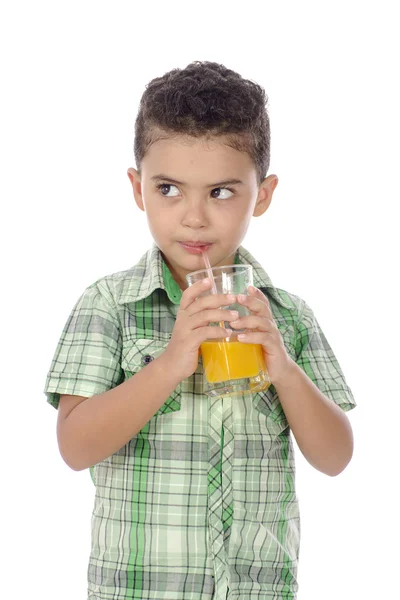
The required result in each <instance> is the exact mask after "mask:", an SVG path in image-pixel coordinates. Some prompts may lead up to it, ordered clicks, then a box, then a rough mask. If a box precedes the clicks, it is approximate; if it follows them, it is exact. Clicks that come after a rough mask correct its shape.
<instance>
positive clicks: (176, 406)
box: [121, 339, 181, 415]
mask: <svg viewBox="0 0 400 600" xmlns="http://www.w3.org/2000/svg"><path fill="white" fill-rule="evenodd" d="M167 346H168V341H161V340H149V339H134V340H128V341H126V342H125V344H124V348H123V350H122V358H121V366H122V368H123V370H124V371H125V377H126V379H129V377H132V375H134V374H135V373H137V372H138V371H140V370H141V369H142V368H143V367H145V366H146V365H148V364H149V363H150V362H152V361H153V360H154V359H155V358H158V357H159V356H160V355H161V354H162V353H163V352H164V351H165V349H166V347H167ZM149 385H151V382H149ZM180 408H181V383H180V384H179V385H178V387H177V388H175V390H174V391H173V392H172V394H171V395H170V396H169V397H168V398H167V400H166V401H165V402H164V404H163V405H162V406H161V407H160V408H159V409H158V411H157V412H156V413H155V415H164V414H166V413H169V412H175V411H177V410H180Z"/></svg>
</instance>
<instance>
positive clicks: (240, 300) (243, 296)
mask: <svg viewBox="0 0 400 600" xmlns="http://www.w3.org/2000/svg"><path fill="white" fill-rule="evenodd" d="M246 298H247V296H246V295H245V294H239V296H238V300H239V302H246Z"/></svg>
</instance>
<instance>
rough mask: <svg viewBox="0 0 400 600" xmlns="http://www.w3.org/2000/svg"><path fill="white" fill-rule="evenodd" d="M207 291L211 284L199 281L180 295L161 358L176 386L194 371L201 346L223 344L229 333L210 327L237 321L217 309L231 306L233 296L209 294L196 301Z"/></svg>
mask: <svg viewBox="0 0 400 600" xmlns="http://www.w3.org/2000/svg"><path fill="white" fill-rule="evenodd" d="M210 287H211V281H209V283H208V284H204V283H203V280H202V281H198V282H196V283H195V284H193V285H191V286H189V287H188V288H187V289H186V290H185V291H184V292H183V294H182V299H181V303H180V306H179V310H178V314H177V316H176V322H175V325H174V329H173V331H172V337H171V340H170V342H169V344H168V346H167V348H166V350H165V351H164V352H163V354H162V355H161V356H160V359H161V358H162V360H163V362H164V363H165V365H166V368H167V369H168V373H170V374H172V373H173V374H174V375H175V376H176V378H177V379H179V382H181V381H182V380H183V379H185V378H186V377H189V376H190V375H192V374H193V373H194V372H195V371H196V369H197V365H198V362H199V348H200V344H201V343H202V342H204V341H205V340H222V339H224V338H227V337H229V336H230V334H231V333H232V330H231V329H224V328H223V327H219V326H216V325H209V323H214V322H216V323H218V322H220V321H234V320H235V319H237V317H238V313H236V314H232V313H231V312H230V311H229V310H226V309H225V310H224V309H222V308H220V307H221V306H228V305H229V304H233V303H234V302H235V301H236V296H233V295H228V294H208V295H206V296H202V297H201V298H199V296H200V294H202V293H203V292H204V291H205V290H207V289H209V288H210Z"/></svg>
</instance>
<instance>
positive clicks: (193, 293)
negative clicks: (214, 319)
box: [180, 279, 211, 310]
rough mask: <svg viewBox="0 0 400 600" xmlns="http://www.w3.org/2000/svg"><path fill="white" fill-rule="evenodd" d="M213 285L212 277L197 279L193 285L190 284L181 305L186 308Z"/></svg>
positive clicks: (183, 295)
mask: <svg viewBox="0 0 400 600" xmlns="http://www.w3.org/2000/svg"><path fill="white" fill-rule="evenodd" d="M210 287H211V281H210V279H201V280H200V281H196V283H194V284H193V285H190V286H189V287H188V288H187V289H186V290H185V291H184V292H183V294H182V298H181V303H180V307H181V308H182V309H183V310H186V309H187V308H188V307H189V306H190V305H191V304H192V303H193V302H194V301H195V300H196V298H197V297H198V296H200V294H202V293H203V292H205V290H209V289H210Z"/></svg>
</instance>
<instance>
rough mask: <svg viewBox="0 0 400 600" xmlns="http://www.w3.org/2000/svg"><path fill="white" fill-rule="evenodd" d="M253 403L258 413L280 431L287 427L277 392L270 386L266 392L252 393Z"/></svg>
mask: <svg viewBox="0 0 400 600" xmlns="http://www.w3.org/2000/svg"><path fill="white" fill-rule="evenodd" d="M253 403H254V406H255V408H256V409H257V410H258V411H259V412H261V413H262V414H264V415H265V416H266V417H267V418H268V419H270V420H271V421H273V422H274V423H275V424H276V425H277V426H279V428H280V429H281V430H284V429H286V427H288V426H289V423H288V421H287V419H286V415H285V412H284V410H283V407H282V404H281V402H280V400H279V396H278V392H277V391H276V389H275V387H274V386H273V385H272V384H271V385H270V386H269V388H268V389H267V390H265V391H263V392H256V393H254V394H253Z"/></svg>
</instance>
